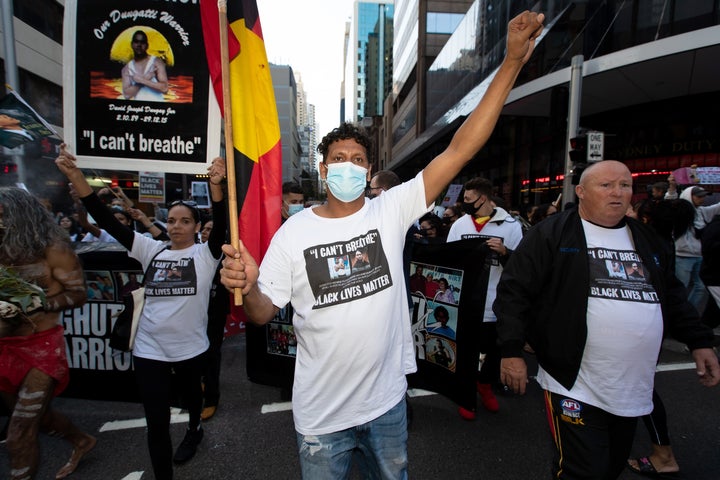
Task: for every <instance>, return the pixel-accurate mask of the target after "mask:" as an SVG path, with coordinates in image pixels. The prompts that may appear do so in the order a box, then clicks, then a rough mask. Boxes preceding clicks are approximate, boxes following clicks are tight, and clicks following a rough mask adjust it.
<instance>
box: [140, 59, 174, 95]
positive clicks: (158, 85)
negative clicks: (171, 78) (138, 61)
mask: <svg viewBox="0 0 720 480" xmlns="http://www.w3.org/2000/svg"><path fill="white" fill-rule="evenodd" d="M153 78H154V79H155V80H156V81H154V82H153ZM132 79H133V81H134V82H135V83H136V84H141V85H144V86H146V87H148V88H152V89H153V90H157V91H158V92H161V93H166V92H167V91H168V87H169V84H168V78H167V70H166V69H165V62H163V61H162V59H161V58H159V57H155V59H154V60H153V68H152V69H150V71H149V72H148V73H147V74H142V73H135V75H133V76H132Z"/></svg>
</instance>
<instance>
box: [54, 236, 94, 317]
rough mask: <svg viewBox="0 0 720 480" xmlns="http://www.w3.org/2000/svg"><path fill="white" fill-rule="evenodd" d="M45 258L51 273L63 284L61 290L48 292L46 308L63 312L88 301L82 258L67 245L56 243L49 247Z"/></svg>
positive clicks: (56, 280)
mask: <svg viewBox="0 0 720 480" xmlns="http://www.w3.org/2000/svg"><path fill="white" fill-rule="evenodd" d="M45 258H46V260H47V263H48V267H50V275H51V276H52V278H53V280H54V281H55V282H57V284H59V285H60V286H61V290H60V291H59V292H48V293H49V294H50V295H49V296H48V297H47V299H46V300H47V303H46V307H45V309H46V310H47V311H49V312H61V311H63V310H67V309H68V308H77V307H80V306H82V305H83V304H85V302H86V301H87V288H86V286H85V277H84V276H83V269H82V266H81V265H80V260H79V259H78V256H77V255H76V254H75V252H74V251H73V250H72V248H70V247H69V246H67V245H54V246H51V247H49V248H48V249H47V251H46V254H45Z"/></svg>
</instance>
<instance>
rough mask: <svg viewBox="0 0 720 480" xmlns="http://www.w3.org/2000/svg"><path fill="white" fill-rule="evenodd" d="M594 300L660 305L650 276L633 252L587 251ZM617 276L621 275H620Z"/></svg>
mask: <svg viewBox="0 0 720 480" xmlns="http://www.w3.org/2000/svg"><path fill="white" fill-rule="evenodd" d="M588 263H589V266H590V291H589V292H588V294H589V296H590V297H592V298H604V299H609V300H620V301H628V302H642V303H659V302H660V299H659V298H658V295H657V293H656V292H655V288H654V287H653V286H652V284H651V283H650V280H651V279H650V273H649V272H648V270H647V269H646V268H645V265H643V262H642V260H641V259H640V257H639V256H638V254H637V253H635V252H634V251H628V250H614V249H609V248H599V247H596V248H588ZM618 272H622V275H619V274H618Z"/></svg>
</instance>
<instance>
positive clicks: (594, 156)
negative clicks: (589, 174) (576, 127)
mask: <svg viewBox="0 0 720 480" xmlns="http://www.w3.org/2000/svg"><path fill="white" fill-rule="evenodd" d="M604 143H605V134H604V133H603V132H587V161H588V162H599V161H600V160H603V155H604V153H605V152H604V150H605V147H604Z"/></svg>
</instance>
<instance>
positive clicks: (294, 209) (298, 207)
mask: <svg viewBox="0 0 720 480" xmlns="http://www.w3.org/2000/svg"><path fill="white" fill-rule="evenodd" d="M302 209H303V206H302V204H301V203H291V204H290V205H288V209H287V210H288V217H292V216H293V215H295V214H296V213H298V212H300V211H302Z"/></svg>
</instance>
